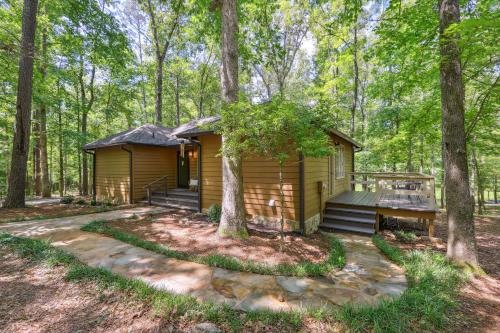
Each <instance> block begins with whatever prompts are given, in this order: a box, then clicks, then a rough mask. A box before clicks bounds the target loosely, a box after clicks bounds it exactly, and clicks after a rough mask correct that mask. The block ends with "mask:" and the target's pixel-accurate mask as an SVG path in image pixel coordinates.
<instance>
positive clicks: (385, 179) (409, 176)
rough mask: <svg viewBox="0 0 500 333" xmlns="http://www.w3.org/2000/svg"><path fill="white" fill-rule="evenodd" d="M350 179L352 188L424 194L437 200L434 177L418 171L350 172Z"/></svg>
mask: <svg viewBox="0 0 500 333" xmlns="http://www.w3.org/2000/svg"><path fill="white" fill-rule="evenodd" d="M349 179H350V184H351V186H350V189H351V190H362V191H368V192H380V193H384V194H409V195H423V196H425V197H427V198H430V199H433V200H435V180H434V177H433V176H429V175H424V174H422V173H418V172H408V173H404V172H350V173H349ZM359 185H360V186H361V188H359ZM357 186H358V187H357Z"/></svg>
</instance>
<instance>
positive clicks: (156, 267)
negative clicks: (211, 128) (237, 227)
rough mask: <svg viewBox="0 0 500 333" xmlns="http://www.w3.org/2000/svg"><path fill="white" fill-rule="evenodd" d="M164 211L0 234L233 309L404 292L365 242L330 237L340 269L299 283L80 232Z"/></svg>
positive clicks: (6, 227)
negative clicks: (338, 243)
mask: <svg viewBox="0 0 500 333" xmlns="http://www.w3.org/2000/svg"><path fill="white" fill-rule="evenodd" d="M161 211H163V209H162V208H160V209H159V208H152V207H137V208H131V209H125V210H119V211H110V212H104V213H96V214H88V215H81V216H72V217H64V218H57V219H48V220H39V221H31V222H30V221H27V222H15V223H6V224H2V225H0V232H8V233H11V234H14V235H17V236H24V237H32V238H38V239H49V240H50V241H51V242H52V244H53V245H54V246H57V247H59V248H61V249H64V250H66V251H67V252H70V253H72V254H73V255H75V256H76V257H77V258H78V259H79V260H81V261H82V262H84V263H86V264H88V265H90V266H93V267H103V268H106V269H108V270H110V271H112V272H114V273H117V274H121V275H123V276H126V277H129V278H135V279H140V280H142V281H145V282H146V283H149V284H150V285H152V286H154V287H155V288H158V289H163V290H168V291H171V292H174V293H178V294H186V295H192V296H194V297H196V298H197V299H199V300H207V301H212V302H216V303H227V304H229V305H231V306H233V307H235V308H237V309H242V310H250V309H272V310H288V309H297V308H301V307H308V308H318V307H322V306H325V305H343V304H346V303H355V304H375V303H377V302H378V301H379V300H380V299H382V298H388V297H396V296H399V295H400V294H401V293H402V292H404V290H405V289H406V288H407V281H406V278H405V275H404V272H403V271H402V269H401V268H399V267H398V266H397V265H395V264H393V263H391V262H390V261H389V260H387V259H386V258H385V257H384V256H383V255H382V254H381V253H380V252H379V250H378V249H377V248H376V247H375V246H374V245H373V244H372V242H371V239H370V238H368V237H363V236H357V235H341V234H336V235H335V236H336V237H338V238H340V239H341V240H342V241H343V242H344V246H345V250H346V261H347V264H346V266H345V268H344V269H343V270H342V271H340V272H337V273H335V274H333V275H332V276H330V277H328V278H327V277H322V278H297V277H284V276H268V275H259V274H252V273H243V272H235V271H229V270H226V269H220V268H214V267H209V266H206V265H202V264H197V263H193V262H188V261H182V260H177V259H172V258H166V257H165V256H163V255H160V254H157V253H153V252H150V251H147V250H144V249H142V248H138V247H135V246H132V245H129V244H126V243H123V242H121V241H118V240H115V239H112V238H109V237H105V236H102V235H99V234H94V233H88V232H83V231H81V230H80V227H81V226H83V225H85V224H86V223H88V222H90V221H93V220H97V219H100V220H113V219H117V218H126V217H130V216H132V215H134V214H136V215H142V214H148V213H156V212H161Z"/></svg>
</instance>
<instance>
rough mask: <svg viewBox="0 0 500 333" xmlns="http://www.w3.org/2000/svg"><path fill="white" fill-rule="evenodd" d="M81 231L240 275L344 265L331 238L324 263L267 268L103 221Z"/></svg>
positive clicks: (322, 271) (312, 271) (319, 271)
mask: <svg viewBox="0 0 500 333" xmlns="http://www.w3.org/2000/svg"><path fill="white" fill-rule="evenodd" d="M81 230H83V231H88V232H95V233H100V234H103V235H106V236H110V237H113V238H115V239H118V240H120V241H122V242H125V243H128V244H131V245H134V246H137V247H141V248H143V249H146V250H149V251H153V252H156V253H160V254H163V255H165V256H167V257H169V258H175V259H180V260H186V261H192V262H197V263H200V264H205V265H209V266H213V267H219V268H225V269H229V270H233V271H240V272H251V273H256V274H263V275H284V276H299V277H304V276H324V275H326V274H328V273H329V272H332V271H333V270H334V269H342V268H343V267H344V265H345V251H344V247H343V245H342V242H341V241H340V240H338V239H336V238H335V237H332V236H331V237H330V252H329V254H328V258H327V259H326V260H325V261H323V262H320V263H311V262H307V261H304V262H300V263H297V264H278V265H266V264H260V263H255V262H252V261H247V260H239V259H237V258H235V257H231V256H225V255H219V254H211V255H207V256H201V255H196V254H190V253H187V252H182V251H176V250H172V249H169V248H168V247H166V246H164V245H161V244H158V243H154V242H151V241H148V240H144V239H141V238H139V237H137V236H136V235H134V234H130V233H126V232H123V231H120V230H117V229H115V228H112V227H110V226H109V225H108V223H107V222H106V221H102V220H97V221H92V222H90V223H88V224H86V225H84V226H83V227H82V228H81Z"/></svg>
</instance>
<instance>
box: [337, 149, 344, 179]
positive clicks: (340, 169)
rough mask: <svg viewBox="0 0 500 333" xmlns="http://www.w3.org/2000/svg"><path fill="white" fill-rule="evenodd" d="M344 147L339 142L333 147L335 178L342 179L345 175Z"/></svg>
mask: <svg viewBox="0 0 500 333" xmlns="http://www.w3.org/2000/svg"><path fill="white" fill-rule="evenodd" d="M344 156H345V147H344V145H342V144H339V145H338V146H336V147H335V179H342V178H344V177H345V161H344Z"/></svg>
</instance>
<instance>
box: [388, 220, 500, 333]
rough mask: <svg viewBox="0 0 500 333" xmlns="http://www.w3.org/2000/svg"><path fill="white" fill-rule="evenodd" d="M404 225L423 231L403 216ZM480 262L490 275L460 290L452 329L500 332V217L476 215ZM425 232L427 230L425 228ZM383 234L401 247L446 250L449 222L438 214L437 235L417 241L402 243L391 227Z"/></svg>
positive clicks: (451, 323)
mask: <svg viewBox="0 0 500 333" xmlns="http://www.w3.org/2000/svg"><path fill="white" fill-rule="evenodd" d="M399 222H400V227H402V229H404V230H407V231H414V232H415V233H416V234H417V235H419V234H420V231H419V230H418V227H417V226H416V224H415V223H414V222H412V221H410V220H404V219H401V220H400V221H399ZM475 228H476V240H477V250H478V256H479V263H480V265H481V267H482V268H483V270H484V271H485V272H486V273H487V274H488V275H487V276H476V277H474V278H473V279H471V281H470V282H469V283H468V284H467V285H466V286H464V287H463V288H462V289H461V290H460V295H459V297H458V301H459V303H460V305H459V312H458V313H457V316H456V318H454V320H453V321H452V322H450V326H449V328H448V331H450V332H498V329H499V327H500V217H499V216H476V217H475ZM423 234H425V232H423ZM382 236H383V237H384V238H385V239H386V240H387V241H388V242H389V243H391V244H392V245H395V246H398V247H399V248H401V249H405V250H409V249H425V248H428V247H430V248H432V249H433V250H437V251H440V252H443V253H446V241H447V239H448V226H447V224H446V219H444V218H443V219H442V218H441V216H439V217H438V219H437V220H436V223H435V237H436V238H435V239H429V238H428V237H425V236H423V237H422V236H419V237H417V239H416V242H414V243H402V242H400V241H398V240H397V238H396V237H395V235H394V234H393V232H392V231H390V230H384V231H382Z"/></svg>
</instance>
